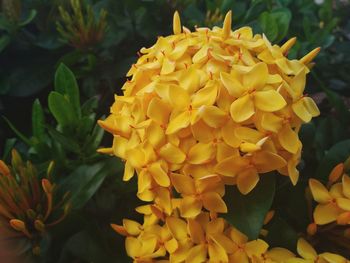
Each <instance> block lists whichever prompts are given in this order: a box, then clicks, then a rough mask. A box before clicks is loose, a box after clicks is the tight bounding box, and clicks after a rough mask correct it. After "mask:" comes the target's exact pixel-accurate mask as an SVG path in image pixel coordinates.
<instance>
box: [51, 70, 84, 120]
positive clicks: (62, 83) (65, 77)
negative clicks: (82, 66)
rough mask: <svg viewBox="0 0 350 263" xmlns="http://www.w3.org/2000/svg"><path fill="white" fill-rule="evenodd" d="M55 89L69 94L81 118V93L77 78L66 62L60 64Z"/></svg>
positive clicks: (66, 94)
mask: <svg viewBox="0 0 350 263" xmlns="http://www.w3.org/2000/svg"><path fill="white" fill-rule="evenodd" d="M55 90H56V91H57V92H59V93H61V94H62V95H64V96H67V98H68V100H69V102H70V103H71V105H72V107H73V109H74V111H75V113H76V115H77V116H78V117H79V118H80V116H81V110H80V95H79V87H78V83H77V80H76V79H75V76H74V74H73V72H72V71H71V70H70V69H69V68H68V67H67V66H65V65H64V64H60V65H59V66H58V69H57V71H56V73H55Z"/></svg>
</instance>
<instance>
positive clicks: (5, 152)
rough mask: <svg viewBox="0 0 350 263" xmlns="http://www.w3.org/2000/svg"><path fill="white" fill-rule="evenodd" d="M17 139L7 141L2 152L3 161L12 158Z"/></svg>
mask: <svg viewBox="0 0 350 263" xmlns="http://www.w3.org/2000/svg"><path fill="white" fill-rule="evenodd" d="M16 141H17V139H16V138H11V139H7V140H6V141H5V145H4V148H3V150H2V158H1V160H4V161H5V160H7V158H8V157H9V156H10V153H11V150H12V148H13V147H14V146H15V144H16Z"/></svg>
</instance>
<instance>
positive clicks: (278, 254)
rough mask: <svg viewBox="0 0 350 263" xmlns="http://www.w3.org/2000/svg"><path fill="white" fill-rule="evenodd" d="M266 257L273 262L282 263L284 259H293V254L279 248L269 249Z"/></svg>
mask: <svg viewBox="0 0 350 263" xmlns="http://www.w3.org/2000/svg"><path fill="white" fill-rule="evenodd" d="M266 256H267V257H268V258H269V259H271V260H273V261H274V262H283V261H285V260H286V259H289V258H294V257H295V255H294V253H292V252H290V251H289V250H288V249H285V248H280V247H276V248H272V249H270V250H269V251H267V252H266Z"/></svg>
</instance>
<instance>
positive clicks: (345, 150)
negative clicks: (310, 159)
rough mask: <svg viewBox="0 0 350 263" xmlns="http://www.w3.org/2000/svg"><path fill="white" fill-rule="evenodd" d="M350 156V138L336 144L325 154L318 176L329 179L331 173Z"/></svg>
mask: <svg viewBox="0 0 350 263" xmlns="http://www.w3.org/2000/svg"><path fill="white" fill-rule="evenodd" d="M349 156H350V139H349V140H344V141H341V142H339V143H337V144H335V145H334V146H333V147H332V148H331V149H330V150H329V151H328V152H327V154H326V155H325V156H324V158H323V159H322V161H321V162H320V166H319V167H318V169H317V178H318V179H321V180H324V181H327V180H328V176H329V173H330V172H331V171H332V169H333V168H334V167H335V166H336V165H337V164H339V163H341V162H344V161H345V160H346V159H347V158H348V157H349Z"/></svg>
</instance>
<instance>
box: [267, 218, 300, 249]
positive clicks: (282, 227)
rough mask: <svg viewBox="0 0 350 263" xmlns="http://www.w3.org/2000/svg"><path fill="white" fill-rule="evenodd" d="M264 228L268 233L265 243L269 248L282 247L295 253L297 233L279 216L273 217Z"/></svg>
mask: <svg viewBox="0 0 350 263" xmlns="http://www.w3.org/2000/svg"><path fill="white" fill-rule="evenodd" d="M265 228H266V229H267V231H268V235H267V236H266V238H265V241H267V243H268V244H269V245H270V247H283V248H287V249H289V250H291V251H295V248H296V245H297V240H298V235H297V232H296V231H295V230H294V229H293V228H292V227H291V226H290V225H289V224H288V223H287V222H286V221H284V220H283V219H282V218H281V217H280V216H279V215H275V216H274V217H273V218H272V221H271V222H270V223H269V224H268V225H267V226H266V227H265Z"/></svg>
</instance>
